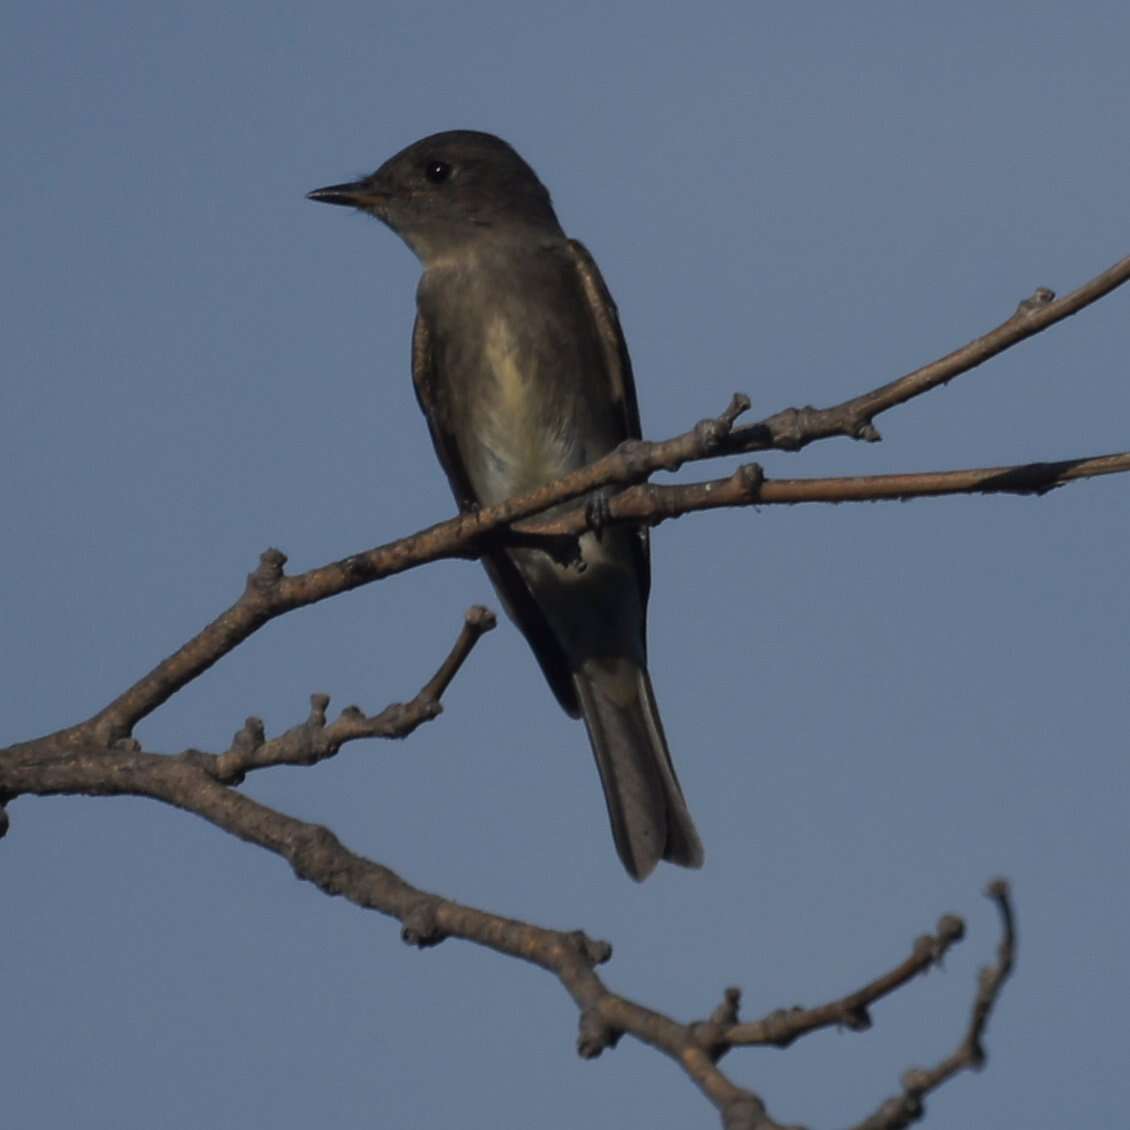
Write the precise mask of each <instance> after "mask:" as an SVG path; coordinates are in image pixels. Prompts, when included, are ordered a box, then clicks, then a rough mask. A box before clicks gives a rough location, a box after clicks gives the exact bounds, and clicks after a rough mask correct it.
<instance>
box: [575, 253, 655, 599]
mask: <svg viewBox="0 0 1130 1130" xmlns="http://www.w3.org/2000/svg"><path fill="white" fill-rule="evenodd" d="M568 248H569V256H570V258H571V259H572V262H573V267H574V269H575V270H576V272H577V276H578V278H579V279H580V281H581V288H582V291H583V293H584V296H585V300H586V302H587V303H588V308H589V311H590V313H591V314H592V318H593V322H594V323H595V324H596V329H597V333H598V335H599V337H600V344H601V347H602V349H603V351H604V368H605V372H606V373H607V374H608V380H609V383H610V385H611V390H610V391H611V394H612V400H613V402H614V403H615V404H616V405H617V407H618V410H619V412H620V415H621V417H622V419H623V421H624V438H625V439H640V438H642V433H641V432H640V409H639V404H638V402H637V401H636V383H635V381H634V380H633V379H632V362H631V358H629V356H628V346H627V343H626V342H625V341H624V331H623V330H622V329H621V328H620V315H619V314H618V313H617V312H616V303H615V302H614V301H613V300H612V295H611V294H610V293H609V292H608V287H607V286H605V285H604V279H603V278H602V277H601V274H600V268H599V267H597V265H596V260H595V259H593V257H592V256H591V255H590V254H589V251H588V248H587V247H585V245H584V244H583V243H580V242H578V241H577V240H575V239H571V240H569V241H568ZM632 541H633V545H634V546H636V547H637V549H638V553H637V555H636V556H637V571H638V576H639V578H640V585H641V588H642V596H643V599H644V601H645V603H646V601H647V595H648V592H649V590H650V588H651V562H650V538H649V531H648V529H647V527H646V526H641V527H640V528H639V530H638V537H637V538H633V539H632Z"/></svg>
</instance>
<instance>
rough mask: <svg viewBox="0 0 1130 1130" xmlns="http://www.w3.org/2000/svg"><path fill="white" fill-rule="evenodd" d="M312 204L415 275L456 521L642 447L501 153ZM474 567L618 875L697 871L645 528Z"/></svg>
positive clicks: (600, 313)
mask: <svg viewBox="0 0 1130 1130" xmlns="http://www.w3.org/2000/svg"><path fill="white" fill-rule="evenodd" d="M307 199H309V200H313V201H316V202H319V203H325V204H336V205H343V206H347V207H351V208H354V209H357V210H359V211H361V212H363V213H366V214H368V215H369V216H372V217H374V218H376V219H377V220H379V221H381V222H382V223H383V224H385V225H386V226H387V227H388V228H390V229H391V230H392V231H393V232H394V233H396V234H397V235H398V236H399V237H400V238H401V239H402V240H403V241H404V242H405V243H406V244H407V245H408V247H409V248H410V249H411V250H412V251H413V252H414V253H415V255H416V257H417V258H418V260H419V261H420V264H421V267H422V269H423V271H422V274H421V277H420V281H419V285H418V287H417V291H416V307H417V311H416V321H415V326H414V329H413V333H412V379H413V384H414V387H415V392H416V396H417V399H418V401H419V404H420V407H421V409H422V410H423V413H424V416H425V417H426V419H427V424H428V429H429V432H430V434H431V439H432V443H433V446H434V447H435V451H436V454H437V456H438V458H439V462H440V464H441V465H442V467H443V470H444V471H445V473H446V475H447V479H448V481H449V483H450V486H451V490H452V493H453V494H454V496H455V500H456V502H457V504H458V506H459V508H460V511H461V512H470V511H474V510H475V509H477V508H480V507H485V506H491V505H493V504H495V503H498V502H502V501H503V500H505V499H508V498H510V497H511V496H514V495H518V494H522V493H524V492H526V491H529V490H532V489H534V488H536V487H539V486H542V485H543V484H545V483H547V482H551V481H553V480H555V479H557V478H559V477H561V476H562V475H564V474H566V473H568V472H570V471H573V470H576V469H577V468H579V467H583V466H585V465H586V464H588V463H591V462H592V461H594V460H596V459H598V458H600V457H601V456H603V455H606V454H607V453H608V452H610V451H612V450H613V449H615V448H616V447H617V446H619V445H620V444H621V443H623V442H624V441H627V440H638V439H640V437H641V432H640V418H639V409H638V406H637V402H636V391H635V384H634V381H633V377H632V369H631V362H630V360H629V358H628V350H627V346H626V344H625V341H624V335H623V332H622V330H621V327H620V320H619V315H618V312H617V309H616V305H615V303H614V302H613V300H612V297H611V295H610V294H609V291H608V288H607V287H606V286H605V283H604V280H603V278H602V277H601V274H600V271H599V269H598V268H597V265H596V262H595V260H594V259H593V257H592V256H591V255H590V254H589V252H588V251H587V250H586V248H585V247H584V246H583V245H582V244H581V243H579V242H577V241H575V240H572V239H570V238H568V237H567V236H566V235H565V233H564V231H563V230H562V228H561V225H560V223H559V222H558V219H557V215H556V213H555V211H554V208H553V204H552V201H551V198H550V194H549V191H548V190H547V189H546V187H545V186H544V185H543V184H542V182H541V181H540V180H539V179H538V176H537V174H536V173H535V172H534V170H533V169H532V168H531V167H530V165H529V164H527V163H526V161H525V160H524V159H523V158H522V157H521V156H520V155H519V154H518V153H517V151H516V150H515V149H514V148H513V147H511V146H510V145H509V144H508V143H507V142H505V141H503V140H502V139H501V138H499V137H496V136H494V135H493V134H490V133H483V132H479V131H477V130H449V131H446V132H443V133H436V134H433V135H431V136H429V137H425V138H423V139H421V140H419V141H416V142H414V143H413V144H411V145H409V146H407V147H406V148H405V149H402V150H401V151H400V152H399V153H397V154H395V155H394V156H393V157H391V158H389V160H387V161H386V162H385V163H384V164H382V165H381V166H380V167H379V168H378V169H377V170H376V172H374V173H372V174H370V175H368V176H365V177H362V178H361V179H359V180H355V181H351V182H349V183H344V184H334V185H328V186H326V187H325V188H318V189H315V190H314V191H312V192H309V193H307ZM591 501H592V496H591V495H590V496H588V497H587V498H586V497H584V496H582V497H581V498H580V499H576V500H573V501H571V502H568V503H564V504H562V505H561V506H560V507H558V508H555V509H554V510H553V511H550V512H549V513H551V514H554V513H555V514H561V513H567V512H569V511H570V510H572V509H573V508H574V507H578V506H580V507H583V506H586V505H588V504H591ZM482 560H483V564H484V565H485V567H486V570H487V573H488V574H489V577H490V580H491V581H492V583H493V585H494V588H495V590H496V592H497V593H498V595H499V597H500V599H501V601H502V604H503V606H504V608H505V609H506V611H507V613H508V615H509V616H510V618H511V619H512V620H513V621H514V623H515V624H516V625H517V626H518V628H519V629H520V630H521V632H522V633H523V635H524V636H525V637H526V640H527V641H528V643H529V645H530V647H531V649H532V650H533V653H534V656H535V658H536V659H537V661H538V663H539V664H540V666H541V669H542V672H543V673H544V675H545V678H546V680H547V682H548V683H549V686H550V688H551V689H552V691H553V693H554V695H555V696H556V698H557V701H558V702H559V703H560V704H561V706H562V708H563V709H564V710H565V712H566V713H567V714H569V715H570V716H572V717H574V718H576V717H578V716H579V717H581V718H583V719H584V723H585V727H586V729H587V732H588V737H589V742H590V745H591V747H592V752H593V755H594V757H595V759H596V764H597V768H598V770H599V773H600V780H601V784H602V786H603V791H604V798H605V801H606V804H607V808H608V815H609V820H610V823H611V827H612V837H613V841H614V843H615V847H616V851H617V853H618V855H619V857H620V859H621V861H622V862H623V865H624V867H625V869H626V870H627V872H628V874H629V875H631V876H632V877H633V878H634V879H636V880H642V879H644V878H646V877H647V876H648V875H649V874H650V873H651V872H652V871H653V870H654V869H655V866H656V864H657V863H658V862H659V860H660V859H665V860H669V861H670V862H672V863H676V864H680V865H682V866H684V867H701V866H702V862H703V849H702V842H701V840H700V839H699V835H698V832H697V831H696V829H695V825H694V821H693V820H692V818H691V815H690V812H689V810H688V808H687V803H686V800H685V799H684V796H683V791H682V788H681V787H680V785H679V780H678V778H677V776H676V774H675V767H674V764H673V763H672V760H671V753H670V750H669V748H668V745H667V738H666V736H665V734H664V730H663V724H662V722H661V721H660V717H659V710H658V707H657V706H656V702H655V694H654V692H653V690H652V684H651V678H650V675H649V674H648V667H647V638H646V637H647V629H646V612H647V602H648V595H649V590H650V585H651V580H650V547H649V537H648V531H647V529H646V528H639V529H636V528H631V527H628V526H625V525H610V526H607V527H606V528H603V529H601V530H599V532H591V531H590V532H586V533H584V534H582V535H581V536H580V538H579V541H578V544H577V546H576V551H575V559H574V560H566V559H563V555H562V554H561V552H560V551H558V552H557V553H553V552H550V551H549V550H548V549H547V548H539V547H537V546H536V544H529V543H528V542H524V543H523V544H521V545H518V544H513V543H512V544H510V545H507V544H506V542H505V539H501V540H500V541H499V543H498V544H491V545H490V546H488V547H487V549H486V551H485V552H484V554H483V557H482Z"/></svg>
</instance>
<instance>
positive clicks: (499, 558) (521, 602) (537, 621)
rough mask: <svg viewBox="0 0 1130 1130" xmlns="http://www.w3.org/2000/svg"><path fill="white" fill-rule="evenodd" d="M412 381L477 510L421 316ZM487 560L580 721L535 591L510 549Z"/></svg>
mask: <svg viewBox="0 0 1130 1130" xmlns="http://www.w3.org/2000/svg"><path fill="white" fill-rule="evenodd" d="M412 383H413V385H414V386H415V389H416V399H417V400H418V401H419V403H420V408H421V409H422V410H423V413H424V417H425V419H426V420H427V421H428V431H429V432H430V433H431V437H432V446H433V447H434V448H435V451H436V455H437V456H438V457H439V461H440V465H441V466H442V467H443V470H444V473H445V474H446V475H447V481H448V482H449V483H450V484H451V491H452V493H453V494H454V495H455V501H456V502H457V503H458V505H459V509H460V511H463V512H466V511H468V510H474V509H475V508H476V506H478V502H479V500H478V498H477V497H476V495H475V490H474V488H473V487H472V486H471V479H470V476H469V475H468V474H467V469H466V467H465V466H464V465H463V459H462V457H461V456H460V454H459V447H458V445H457V444H456V442H455V437H454V435H453V434H452V431H451V428H450V427H449V425H448V418H449V417H448V410H447V403H446V401H445V398H444V395H443V387H442V385H441V383H440V381H439V380H437V378H436V370H435V358H434V354H433V351H432V344H431V333H430V331H429V330H428V323H427V320H426V319H425V318H424V315H423V314H422V313H417V315H416V324H415V326H414V328H413V330H412ZM482 561H483V566H484V567H485V568H486V571H487V574H488V576H489V577H490V579H491V583H492V584H493V585H494V587H495V590H496V591H497V592H498V595H499V596H500V597H501V598H502V601H503V603H504V604H505V605H506V610H507V612H508V613H509V615H510V618H511V619H512V620H513V621H514V622H515V623H516V624H517V625H518V627H519V628H520V629H521V631H522V634H523V635H524V636H525V637H526V639H528V640H529V641H530V645H531V647H532V648H533V652H534V655H535V656H536V657H537V661H538V663H539V664H540V665H541V669H542V671H543V673H544V674H545V678H546V681H547V682H548V683H549V685H550V687H551V688H552V690H553V693H554V694H555V695H556V696H557V701H558V702H559V703H560V704H561V707H562V709H563V710H564V711H565V712H566V713H567V714H569V715H571V716H572V717H574V718H576V717H578V716H579V715H580V712H581V708H580V704H579V703H578V702H577V692H576V690H575V689H574V687H573V679H572V674H571V672H570V670H569V664H568V662H567V660H566V658H565V653H564V652H563V651H562V650H561V645H560V643H558V641H557V637H556V636H555V635H554V634H553V631H552V630H551V628H550V626H549V624H548V622H547V621H546V618H545V614H544V613H543V612H542V610H541V609H540V608H539V607H538V604H537V601H535V600H534V598H533V596H532V595H531V594H530V590H529V587H528V586H527V584H526V581H525V579H524V578H523V577H522V574H521V573H520V572H519V570H518V567H517V565H515V563H514V560H513V558H511V556H510V555H509V554H508V553H507V552H506V551H505V550H502V549H493V550H488V551H487V552H486V553H484V554H483V558H482Z"/></svg>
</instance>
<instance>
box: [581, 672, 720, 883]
mask: <svg viewBox="0 0 1130 1130" xmlns="http://www.w3.org/2000/svg"><path fill="white" fill-rule="evenodd" d="M573 684H574V686H575V687H576V688H577V697H578V698H579V699H580V703H581V712H582V714H583V715H584V719H585V727H586V728H587V729H588V733H589V741H590V742H591V743H592V751H593V754H594V755H595V757H596V764H597V767H598V768H599V769H600V781H601V784H602V785H603V786H604V799H605V802H606V803H607V805H608V817H609V819H610V820H611V822H612V838H613V839H614V840H615V841H616V852H617V854H618V855H619V856H620V859H621V860H622V862H623V864H624V866H625V867H626V868H627V870H628V874H629V875H631V876H632V878H633V879H646V878H647V876H648V875H650V874H651V872H652V871H653V870H654V869H655V865H656V864H657V863H658V862H659V860H661V859H667V860H670V861H671V862H672V863H678V864H680V865H682V866H683V867H701V866H702V841H701V840H700V839H699V838H698V832H697V831H695V826H694V821H693V820H692V819H691V814H690V812H688V811H687V802H686V801H685V800H684V799H683V790H682V789H681V788H679V779H678V778H677V777H676V776H675V767H674V765H672V763H671V753H670V751H669V750H668V748H667V739H666V738H665V737H664V735H663V724H662V723H661V722H660V721H659V710H658V708H657V707H656V705H655V695H654V694H653V693H652V689H651V679H650V678H649V677H648V674H647V670H646V669H645V668H643V667H641V666H640V665H639V664H637V663H636V662H635V661H634V660H632V659H627V658H618V659H590V660H587V661H586V662H585V663H584V664H583V666H582V668H581V670H579V671H575V672H574V673H573Z"/></svg>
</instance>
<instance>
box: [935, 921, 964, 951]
mask: <svg viewBox="0 0 1130 1130" xmlns="http://www.w3.org/2000/svg"><path fill="white" fill-rule="evenodd" d="M937 931H938V937H937V940H938V942H939V944H940V945H941V946H942V947H943V948H945V949H949V947H950V946H952V945H954V944H956V943H957V942H960V941H961V939H962V938H964V937H965V921H964V920H963V919H962V918H960V917H958V915H956V914H943V915H942V917H941V918H939V919H938V926H937Z"/></svg>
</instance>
